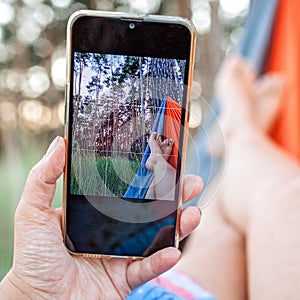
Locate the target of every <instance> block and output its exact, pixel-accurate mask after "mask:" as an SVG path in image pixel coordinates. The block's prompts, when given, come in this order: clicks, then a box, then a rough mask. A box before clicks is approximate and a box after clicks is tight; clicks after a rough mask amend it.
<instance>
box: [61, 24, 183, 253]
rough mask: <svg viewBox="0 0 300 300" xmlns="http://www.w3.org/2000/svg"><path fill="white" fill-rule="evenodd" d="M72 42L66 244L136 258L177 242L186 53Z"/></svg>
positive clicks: (78, 250)
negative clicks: (87, 47)
mask: <svg viewBox="0 0 300 300" xmlns="http://www.w3.org/2000/svg"><path fill="white" fill-rule="evenodd" d="M109 28H111V27H109ZM126 28H127V27H126ZM159 28H160V27H159ZM126 30H127V29H126ZM152 32H153V31H152ZM110 40H112V39H110ZM79 42H80V41H79V40H78V41H77V40H76V45H77V44H78V45H79V46H76V47H77V48H79V49H78V50H77V49H75V50H74V51H73V52H72V55H71V64H70V67H71V73H70V74H71V77H70V78H71V81H70V82H71V84H70V95H69V98H70V101H69V131H68V132H69V133H68V136H69V138H68V171H67V182H68V184H67V202H66V203H67V204H66V220H67V222H66V233H67V234H66V244H67V246H68V248H69V249H70V250H71V251H73V252H76V253H88V254H103V255H116V256H139V257H141V256H148V255H150V254H152V253H153V252H155V251H158V250H160V249H162V248H165V247H168V246H174V243H175V235H176V230H175V228H176V224H177V218H178V203H179V199H178V195H179V182H180V180H179V179H180V170H181V152H182V147H183V146H182V144H183V137H184V130H185V124H186V123H185V122H186V120H185V117H186V111H185V106H186V80H185V79H186V78H185V77H186V76H187V75H186V74H188V71H187V68H188V67H187V58H188V55H189V54H187V55H186V56H184V57H186V59H184V57H183V58H182V57H180V58H178V57H176V56H174V58H172V56H171V55H168V56H162V57H160V56H159V55H155V56H149V55H145V56H139V55H124V54H123V53H121V54H119V53H117V54H116V53H105V52H104V53H102V52H100V51H99V52H98V51H83V50H81V48H82V46H81V45H80V43H79ZM95 48H96V47H95Z"/></svg>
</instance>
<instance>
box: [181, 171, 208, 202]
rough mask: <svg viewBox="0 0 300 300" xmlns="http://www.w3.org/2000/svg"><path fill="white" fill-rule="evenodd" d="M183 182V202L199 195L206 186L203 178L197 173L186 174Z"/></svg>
mask: <svg viewBox="0 0 300 300" xmlns="http://www.w3.org/2000/svg"><path fill="white" fill-rule="evenodd" d="M183 183H184V184H183V203H185V202H188V201H189V200H191V199H193V198H195V197H197V196H198V195H199V194H200V193H201V191H202V189H203V186H204V183H203V180H202V178H201V177H199V176H196V175H185V176H184V181H183Z"/></svg>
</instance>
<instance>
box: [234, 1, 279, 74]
mask: <svg viewBox="0 0 300 300" xmlns="http://www.w3.org/2000/svg"><path fill="white" fill-rule="evenodd" d="M277 6H278V0H268V1H261V0H253V2H252V5H251V9H250V12H249V16H248V18H247V20H246V23H245V26H244V28H245V33H244V36H243V38H242V39H241V41H240V43H239V45H238V47H237V52H238V53H240V54H241V55H242V56H244V57H245V58H247V60H248V61H250V62H251V63H252V65H253V66H254V67H255V68H256V71H257V72H258V73H262V72H263V70H264V66H265V61H266V55H267V52H268V50H269V45H270V40H271V37H272V27H273V23H274V17H275V13H276V10H277Z"/></svg>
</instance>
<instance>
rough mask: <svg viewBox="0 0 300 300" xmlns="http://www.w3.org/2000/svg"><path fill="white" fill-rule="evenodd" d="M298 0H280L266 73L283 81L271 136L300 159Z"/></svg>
mask: <svg viewBox="0 0 300 300" xmlns="http://www.w3.org/2000/svg"><path fill="white" fill-rule="evenodd" d="M299 11H300V1H299V0H280V1H279V4H278V10H277V15H276V17H275V22H274V25H273V36H272V41H271V45H270V51H269V60H268V63H267V68H266V72H270V71H271V72H272V71H274V72H280V73H281V74H283V76H284V77H285V80H286V86H285V90H284V92H283V99H282V100H283V101H282V107H281V109H280V113H279V117H278V120H277V122H276V124H275V125H274V127H273V129H272V132H271V136H272V137H273V138H274V140H275V141H276V142H277V143H278V144H280V145H281V146H283V147H284V148H285V149H286V150H287V151H288V152H289V153H291V154H292V155H293V156H294V157H296V158H297V159H298V160H300V17H299Z"/></svg>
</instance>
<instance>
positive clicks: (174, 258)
mask: <svg viewBox="0 0 300 300" xmlns="http://www.w3.org/2000/svg"><path fill="white" fill-rule="evenodd" d="M180 256H181V252H180V251H179V250H177V249H176V248H173V247H169V248H165V249H163V250H160V251H158V252H156V253H155V254H153V255H151V256H149V257H147V258H145V259H143V260H138V261H134V262H133V263H131V264H130V265H129V267H128V270H127V280H128V284H129V286H130V287H131V288H132V289H133V288H135V287H137V286H139V285H141V284H143V283H145V282H147V281H149V280H151V279H153V278H155V277H157V276H159V275H160V274H162V273H164V272H166V271H167V270H169V269H171V268H172V267H173V266H174V265H175V264H176V263H177V262H178V260H179V258H180Z"/></svg>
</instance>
